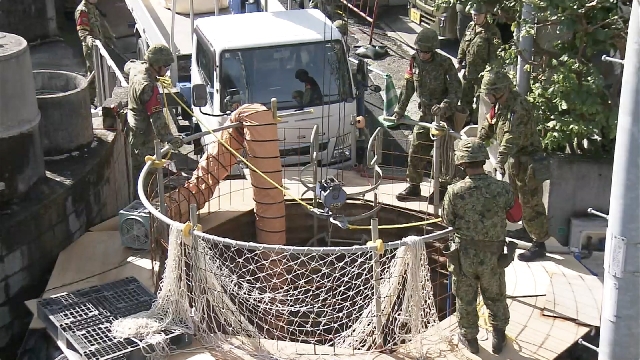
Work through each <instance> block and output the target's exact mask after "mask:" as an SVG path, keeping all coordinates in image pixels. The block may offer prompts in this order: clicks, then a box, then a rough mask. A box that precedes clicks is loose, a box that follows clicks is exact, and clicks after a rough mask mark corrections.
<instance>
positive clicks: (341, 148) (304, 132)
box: [125, 0, 356, 166]
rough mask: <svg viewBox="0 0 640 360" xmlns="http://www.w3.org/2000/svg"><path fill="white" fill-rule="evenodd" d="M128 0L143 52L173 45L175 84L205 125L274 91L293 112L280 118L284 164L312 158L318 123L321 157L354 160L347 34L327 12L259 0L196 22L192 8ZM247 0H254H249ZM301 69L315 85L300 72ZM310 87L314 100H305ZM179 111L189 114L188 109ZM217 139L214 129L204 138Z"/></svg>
mask: <svg viewBox="0 0 640 360" xmlns="http://www.w3.org/2000/svg"><path fill="white" fill-rule="evenodd" d="M125 1H126V3H127V6H128V8H129V10H130V11H131V14H132V15H133V17H134V19H135V21H136V36H137V38H138V40H137V41H138V54H139V55H138V56H139V58H141V57H142V54H144V52H145V51H146V49H147V48H148V46H149V45H150V44H156V43H163V44H167V45H169V46H170V47H172V48H173V49H175V51H174V53H175V54H176V58H177V66H175V67H174V68H172V72H174V74H173V75H172V80H173V83H174V86H175V89H174V92H175V93H179V94H181V95H182V96H180V97H181V100H183V101H184V102H185V103H186V104H188V105H189V106H190V107H191V108H192V109H193V112H194V113H195V114H196V115H197V116H198V118H199V119H200V120H202V121H203V123H204V124H205V125H206V127H208V128H216V127H218V126H221V125H222V124H224V122H225V121H226V120H227V118H228V113H230V112H231V111H233V110H234V109H235V107H237V106H238V105H239V104H245V103H261V104H263V105H265V106H266V107H268V108H271V99H272V98H276V99H277V100H278V105H277V108H278V111H279V112H280V113H289V114H288V116H287V117H285V118H283V121H282V122H281V123H279V125H278V127H279V140H280V144H281V145H280V148H281V150H280V155H281V158H282V161H283V165H300V164H305V163H309V162H310V160H311V154H310V145H311V141H312V139H311V132H312V129H313V127H314V125H318V130H319V131H318V137H319V139H318V140H319V149H318V152H319V154H318V161H319V162H320V164H319V165H321V166H325V165H337V164H340V166H352V164H353V163H355V154H352V152H353V147H352V142H353V141H355V134H354V132H355V126H354V124H353V123H352V120H353V117H355V115H356V99H355V94H356V91H355V88H354V82H353V77H352V74H351V70H350V66H349V63H348V58H347V54H346V51H345V46H344V43H343V41H342V37H341V35H340V33H339V32H338V30H337V29H336V28H335V27H334V26H333V25H332V23H331V22H330V21H329V20H328V19H327V18H326V17H325V16H324V14H323V13H322V12H320V11H319V10H313V9H308V10H290V11H284V9H283V8H282V6H281V5H280V4H277V5H278V7H276V6H274V8H275V9H276V10H280V11H271V12H264V11H259V10H260V9H259V7H260V5H259V4H258V11H255V12H243V13H237V12H236V13H233V12H231V11H230V10H229V9H221V10H220V11H216V12H218V14H217V15H216V14H215V13H213V14H197V15H194V16H193V17H192V19H193V26H192V21H191V19H190V17H189V16H185V15H180V14H177V13H173V12H172V11H171V10H170V9H167V8H166V7H165V6H163V4H161V3H158V2H156V1H158V0H125ZM174 1H175V0H174ZM231 1H232V2H233V1H234V0H231ZM249 1H255V0H247V3H246V4H248V3H249ZM251 4H252V5H253V4H255V3H254V2H252V3H251ZM233 5H237V4H230V6H229V7H230V8H233V7H234V6H233ZM243 5H244V4H243ZM247 9H248V7H247ZM216 10H218V9H216ZM172 24H173V26H172ZM172 33H173V36H171V34H172ZM172 38H173V41H171V39H172ZM301 70H304V71H306V73H308V74H309V76H310V77H311V78H313V80H314V81H315V84H317V86H315V87H314V86H310V85H309V84H311V85H313V83H314V81H311V80H307V81H306V82H303V81H302V80H300V79H298V77H299V76H296V75H297V74H300V73H301ZM176 73H177V75H176ZM310 87H311V89H310ZM314 90H315V91H314ZM305 91H311V92H312V94H313V96H312V97H313V98H314V99H316V101H310V102H306V103H303V102H302V98H303V97H304V94H305ZM169 98H170V97H169V96H168V97H167V99H169ZM294 98H296V99H294ZM168 102H170V101H169V100H168ZM168 105H169V106H172V105H173V106H175V105H176V104H168ZM292 113H293V114H292ZM181 115H182V116H183V119H184V118H185V117H186V116H185V115H186V112H185V111H181ZM186 120H187V121H190V120H191V119H186ZM203 130H204V129H203ZM211 140H213V139H212V135H210V136H208V137H205V140H204V141H205V142H206V143H209V142H210V141H211Z"/></svg>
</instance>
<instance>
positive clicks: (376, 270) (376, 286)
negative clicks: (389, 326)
mask: <svg viewBox="0 0 640 360" xmlns="http://www.w3.org/2000/svg"><path fill="white" fill-rule="evenodd" d="M379 238H380V234H379V233H378V218H371V241H373V242H374V243H377V241H378V239H379ZM373 298H374V299H375V302H376V345H375V347H374V348H375V349H376V350H381V349H382V348H383V347H384V345H383V333H382V299H381V294H380V254H378V252H377V251H376V250H374V252H373Z"/></svg>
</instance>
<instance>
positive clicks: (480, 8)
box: [470, 4, 488, 14]
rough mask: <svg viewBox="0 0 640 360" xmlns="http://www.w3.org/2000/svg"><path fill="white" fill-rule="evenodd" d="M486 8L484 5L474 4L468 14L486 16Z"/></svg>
mask: <svg viewBox="0 0 640 360" xmlns="http://www.w3.org/2000/svg"><path fill="white" fill-rule="evenodd" d="M487 12H488V11H487V6H486V5H485V4H475V5H473V6H472V7H471V11H470V13H472V14H486V13H487Z"/></svg>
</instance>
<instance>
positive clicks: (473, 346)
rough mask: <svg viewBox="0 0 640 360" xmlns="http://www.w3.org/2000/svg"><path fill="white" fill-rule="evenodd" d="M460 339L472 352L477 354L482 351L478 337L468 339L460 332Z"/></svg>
mask: <svg viewBox="0 0 640 360" xmlns="http://www.w3.org/2000/svg"><path fill="white" fill-rule="evenodd" d="M458 341H459V342H460V344H461V345H464V347H466V348H467V349H469V352H470V353H472V354H477V353H479V352H480V345H479V344H478V338H477V337H474V338H471V339H467V338H465V337H463V336H462V334H458Z"/></svg>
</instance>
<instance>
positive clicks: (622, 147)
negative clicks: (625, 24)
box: [598, 0, 640, 360]
mask: <svg viewBox="0 0 640 360" xmlns="http://www.w3.org/2000/svg"><path fill="white" fill-rule="evenodd" d="M628 34H629V36H628V40H627V51H626V59H625V67H624V70H623V75H622V92H621V95H620V110H619V113H618V129H617V133H616V149H615V153H614V160H613V176H612V177H611V197H610V200H609V209H610V211H609V225H608V228H607V242H606V245H605V264H604V270H605V274H604V290H603V296H602V315H601V316H602V318H601V320H600V323H601V327H600V345H599V352H598V360H611V359H638V358H640V341H638V338H640V327H638V324H640V307H639V306H638V289H640V276H638V274H640V266H639V265H640V262H638V257H639V256H640V248H639V245H640V241H639V240H640V221H638V219H639V218H640V206H638V203H639V202H640V184H638V179H639V178H640V163H638V153H640V127H639V126H640V125H639V124H638V121H637V119H638V118H639V117H640V84H639V83H638V77H640V37H639V36H638V34H640V4H639V3H638V0H634V1H633V4H632V7H631V16H630V21H629V31H628ZM626 63H628V66H626V65H627V64H626Z"/></svg>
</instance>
